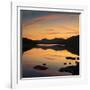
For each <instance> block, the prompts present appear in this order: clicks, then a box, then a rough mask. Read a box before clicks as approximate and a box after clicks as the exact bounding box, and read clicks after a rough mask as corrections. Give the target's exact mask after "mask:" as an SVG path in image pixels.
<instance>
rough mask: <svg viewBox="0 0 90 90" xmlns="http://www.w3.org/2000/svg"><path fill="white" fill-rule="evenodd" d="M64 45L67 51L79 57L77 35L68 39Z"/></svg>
mask: <svg viewBox="0 0 90 90" xmlns="http://www.w3.org/2000/svg"><path fill="white" fill-rule="evenodd" d="M65 45H66V49H67V50H68V51H70V52H72V53H76V54H78V55H79V35H78V36H73V37H70V38H68V39H67V40H66V42H65Z"/></svg>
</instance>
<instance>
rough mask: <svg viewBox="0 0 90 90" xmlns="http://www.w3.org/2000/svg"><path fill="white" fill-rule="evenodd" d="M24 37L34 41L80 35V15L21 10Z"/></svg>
mask: <svg viewBox="0 0 90 90" xmlns="http://www.w3.org/2000/svg"><path fill="white" fill-rule="evenodd" d="M21 29H22V37H26V38H29V39H32V40H41V39H44V38H47V39H54V38H64V39H67V38H69V37H71V36H75V35H79V13H62V12H48V11H31V10H21Z"/></svg>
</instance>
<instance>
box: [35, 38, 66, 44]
mask: <svg viewBox="0 0 90 90" xmlns="http://www.w3.org/2000/svg"><path fill="white" fill-rule="evenodd" d="M35 42H36V43H37V44H64V43H65V39H62V38H55V39H51V40H48V39H42V40H35Z"/></svg>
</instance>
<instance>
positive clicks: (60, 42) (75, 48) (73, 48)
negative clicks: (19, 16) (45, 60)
mask: <svg viewBox="0 0 90 90" xmlns="http://www.w3.org/2000/svg"><path fill="white" fill-rule="evenodd" d="M38 44H51V46H45V45H43V46H39V45H38ZM52 44H56V45H52ZM34 47H36V48H42V49H54V50H63V49H67V50H68V51H70V52H72V53H74V54H77V55H79V35H78V36H72V37H70V38H68V39H66V40H65V39H62V38H55V39H52V40H48V39H42V40H31V39H27V38H23V39H22V49H23V52H24V51H27V50H29V49H32V48H34Z"/></svg>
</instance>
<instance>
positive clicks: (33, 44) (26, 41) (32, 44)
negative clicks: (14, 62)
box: [22, 38, 36, 52]
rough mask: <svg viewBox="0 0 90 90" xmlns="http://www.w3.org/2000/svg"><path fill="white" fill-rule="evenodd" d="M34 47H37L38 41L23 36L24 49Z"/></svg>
mask: <svg viewBox="0 0 90 90" xmlns="http://www.w3.org/2000/svg"><path fill="white" fill-rule="evenodd" d="M33 47H36V42H34V41H33V40H30V39H27V38H23V39H22V51H23V52H24V51H27V50H29V49H32V48H33Z"/></svg>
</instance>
